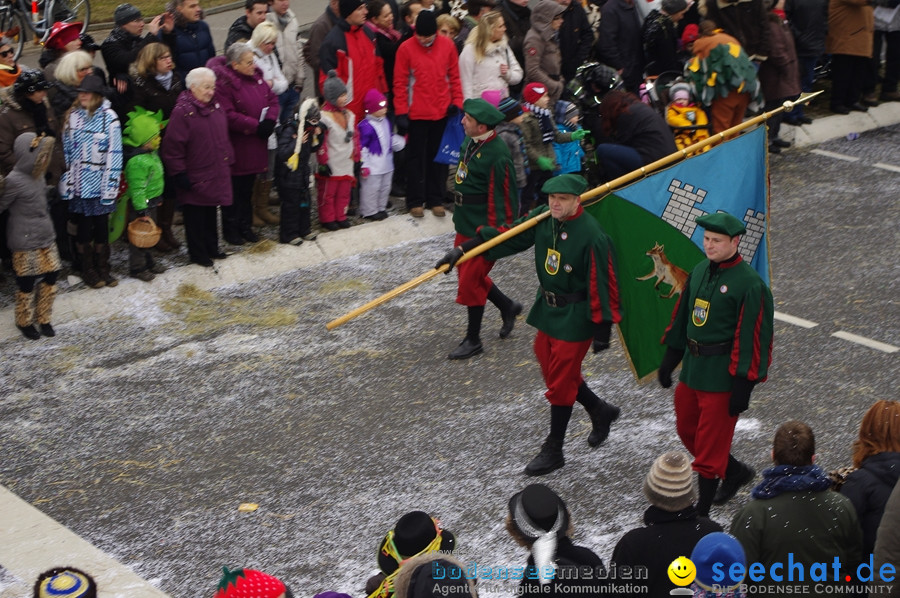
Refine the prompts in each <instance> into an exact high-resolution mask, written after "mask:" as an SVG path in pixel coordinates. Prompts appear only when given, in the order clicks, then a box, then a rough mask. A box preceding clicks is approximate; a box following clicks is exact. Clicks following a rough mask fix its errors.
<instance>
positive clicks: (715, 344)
mask: <svg viewBox="0 0 900 598" xmlns="http://www.w3.org/2000/svg"><path fill="white" fill-rule="evenodd" d="M697 224H699V225H700V226H701V227H703V228H704V229H705V230H704V233H703V251H704V252H705V253H706V257H707V258H709V259H707V260H705V261H703V262H700V264H698V265H697V266H696V267H695V268H694V270H693V271H692V272H691V274H690V276H689V277H688V280H687V282H686V283H685V290H684V292H682V294H681V297H680V298H679V300H678V303H677V304H676V305H675V309H674V311H673V313H672V321H671V322H670V323H669V327H668V328H667V329H666V332H665V334H664V336H663V339H662V342H663V343H664V344H665V345H667V346H668V349H667V350H666V353H665V356H664V357H663V362H662V364H661V365H660V366H659V371H658V374H657V375H658V378H659V383H660V384H661V385H662V386H663V387H664V388H669V387H670V386H671V385H672V370H674V369H675V366H677V365H678V363H679V362H681V361H682V359H683V360H684V363H683V364H682V367H681V376H680V378H679V383H678V386H677V387H676V388H675V425H676V428H677V430H678V436H679V437H680V438H681V442H682V443H683V444H684V447H685V448H686V449H687V450H688V451H689V452H690V453H691V455H693V456H694V462H693V468H694V471H696V472H697V474H698V475H699V481H698V485H699V491H700V492H699V498H698V500H697V511H698V512H699V513H700V515H701V516H704V517H705V516H708V515H709V509H710V506H711V505H712V503H716V504H722V503H725V502H727V501H728V500H730V499H731V498H732V497H733V496H734V495H735V494H736V493H737V491H738V489H739V488H740V487H741V486H743V485H744V484H747V483H749V482H750V481H751V480H752V479H753V477H754V475H755V472H754V471H753V469H752V468H750V467H749V466H747V465H745V464H744V463H741V462H740V461H738V460H737V459H735V458H734V456H732V455H731V442H732V438H733V436H734V427H735V424H737V420H738V415H740V414H741V413H743V412H744V411H746V409H747V407H748V406H749V404H750V393H751V391H752V390H753V387H754V386H755V385H756V384H757V383H759V382H763V381H764V380H765V379H766V375H767V374H768V369H769V363H770V362H771V356H772V327H773V319H774V306H773V301H772V291H770V290H769V287H767V286H766V283H765V282H763V280H762V278H760V276H759V274H757V273H756V271H755V270H754V269H753V268H752V267H751V266H750V264H748V263H747V262H745V261H744V260H743V258H742V257H741V254H740V253H738V244H739V243H740V236H741V235H743V234H744V233H745V232H746V228H745V227H744V223H743V222H741V221H740V220H738V219H737V218H735V217H734V216H732V215H731V214H728V213H725V212H718V213H715V214H707V215H705V216H700V217H698V218H697ZM720 478H721V479H722V480H723V482H722V487H721V488H718V485H719V479H720ZM717 488H718V492H716V490H717Z"/></svg>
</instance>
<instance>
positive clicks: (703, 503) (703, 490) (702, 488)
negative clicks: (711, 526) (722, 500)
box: [697, 476, 719, 517]
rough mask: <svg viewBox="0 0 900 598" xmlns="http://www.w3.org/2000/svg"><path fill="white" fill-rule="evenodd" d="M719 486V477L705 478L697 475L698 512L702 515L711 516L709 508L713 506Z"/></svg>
mask: <svg viewBox="0 0 900 598" xmlns="http://www.w3.org/2000/svg"><path fill="white" fill-rule="evenodd" d="M718 486H719V478H704V477H703V476H697V487H698V488H697V489H698V498H697V514H698V515H700V516H701V517H709V509H710V507H712V501H713V496H715V494H716V488H717V487H718Z"/></svg>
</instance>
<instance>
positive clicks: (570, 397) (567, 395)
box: [534, 330, 593, 407]
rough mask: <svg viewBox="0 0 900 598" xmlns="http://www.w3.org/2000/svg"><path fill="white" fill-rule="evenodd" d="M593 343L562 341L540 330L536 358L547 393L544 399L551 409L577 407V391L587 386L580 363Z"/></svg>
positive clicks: (535, 343) (535, 350)
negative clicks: (553, 407) (583, 385)
mask: <svg viewBox="0 0 900 598" xmlns="http://www.w3.org/2000/svg"><path fill="white" fill-rule="evenodd" d="M592 340H593V339H587V340H586V341H578V342H572V341H561V340H559V339H558V338H553V337H552V336H550V335H548V334H546V333H544V332H541V331H540V330H538V333H537V336H535V337H534V354H535V356H536V357H537V360H538V363H539V364H540V365H541V374H542V375H543V376H544V384H546V385H547V392H546V393H544V396H546V397H547V400H548V401H550V404H551V405H560V406H562V407H571V406H572V405H574V404H575V395H577V394H578V387H579V386H581V383H582V382H584V378H583V377H582V376H581V362H582V361H584V356H585V355H587V351H588V349H589V348H590V346H591V342H592Z"/></svg>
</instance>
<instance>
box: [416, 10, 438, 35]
mask: <svg viewBox="0 0 900 598" xmlns="http://www.w3.org/2000/svg"><path fill="white" fill-rule="evenodd" d="M435 33H437V17H436V16H434V12H432V11H430V10H423V11H421V12H419V16H417V17H416V35H421V36H422V37H430V36H432V35H434V34H435Z"/></svg>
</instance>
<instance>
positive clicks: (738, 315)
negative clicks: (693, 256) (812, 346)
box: [663, 255, 775, 392]
mask: <svg viewBox="0 0 900 598" xmlns="http://www.w3.org/2000/svg"><path fill="white" fill-rule="evenodd" d="M704 302H706V303H704ZM774 309H775V308H774V305H773V300H772V291H770V290H769V287H767V286H766V284H765V283H764V282H763V280H762V278H760V277H759V274H757V273H756V271H755V270H754V269H753V268H752V267H750V265H749V264H747V263H746V262H744V260H743V258H741V257H740V255H738V258H737V259H736V260H735V261H732V262H726V263H722V264H720V265H719V266H718V267H717V268H716V269H715V272H712V273H711V269H710V262H709V260H704V261H703V262H700V264H698V265H697V266H696V267H695V268H694V271H693V272H691V275H690V276H689V277H688V280H687V282H686V283H685V288H684V291H683V292H682V294H681V296H680V297H679V300H678V304H677V305H676V306H675V310H674V312H673V314H672V321H671V322H670V324H669V327H668V329H666V332H665V335H664V336H663V343H665V344H666V345H668V346H669V347H672V348H673V349H677V350H682V351H684V360H683V362H682V365H681V377H680V380H681V381H682V382H684V383H685V384H687V385H688V386H689V387H691V388H693V389H694V390H703V391H708V392H730V391H731V387H732V382H733V377H734V376H740V377H742V378H746V379H748V380H750V381H751V382H762V381H764V380H765V379H766V376H767V375H768V371H769V363H770V362H771V360H772V328H773V323H774V313H775V312H774ZM688 339H691V340H694V341H697V342H698V343H701V344H704V345H714V344H719V343H731V349H730V351H728V352H727V353H726V354H724V355H701V356H695V355H692V354H691V353H690V351H688V350H687V341H688Z"/></svg>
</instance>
